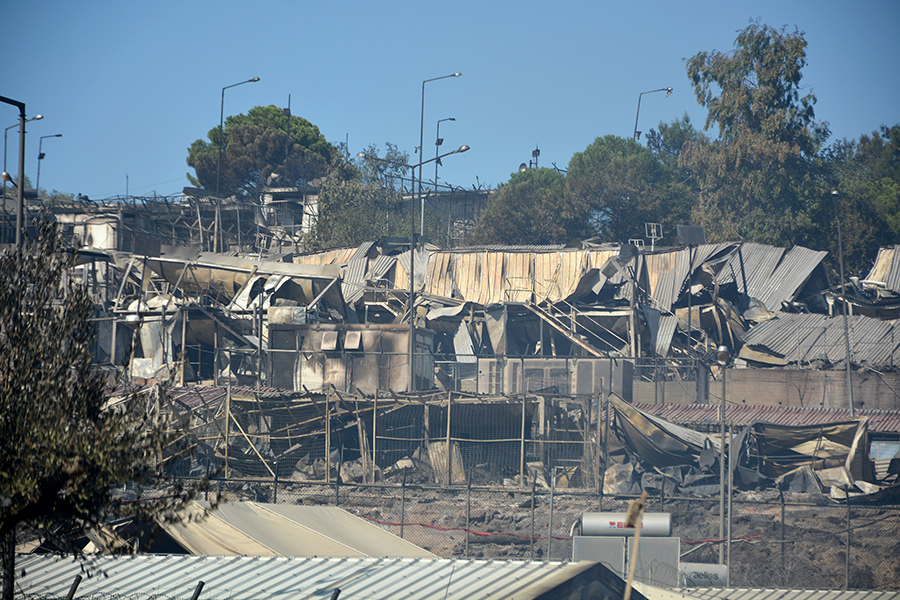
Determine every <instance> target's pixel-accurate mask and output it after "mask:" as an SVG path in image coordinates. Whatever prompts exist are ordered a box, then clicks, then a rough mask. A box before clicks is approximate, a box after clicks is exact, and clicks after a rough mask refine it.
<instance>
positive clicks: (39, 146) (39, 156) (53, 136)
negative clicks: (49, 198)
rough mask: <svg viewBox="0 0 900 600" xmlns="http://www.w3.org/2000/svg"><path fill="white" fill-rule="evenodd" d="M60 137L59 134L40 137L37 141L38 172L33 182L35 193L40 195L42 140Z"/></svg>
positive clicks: (42, 159)
mask: <svg viewBox="0 0 900 600" xmlns="http://www.w3.org/2000/svg"><path fill="white" fill-rule="evenodd" d="M58 137H62V134H61V133H57V134H54V135H42V136H41V139H40V140H39V141H38V172H37V179H36V180H35V182H34V189H35V191H36V192H37V193H38V194H40V193H41V163H42V162H44V152H43V148H44V139H45V138H58Z"/></svg>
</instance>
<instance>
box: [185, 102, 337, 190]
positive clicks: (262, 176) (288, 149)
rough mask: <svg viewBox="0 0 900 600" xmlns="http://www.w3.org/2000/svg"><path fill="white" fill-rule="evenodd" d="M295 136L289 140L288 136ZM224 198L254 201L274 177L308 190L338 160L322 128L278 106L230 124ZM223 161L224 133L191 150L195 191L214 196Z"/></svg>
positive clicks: (223, 169)
mask: <svg viewBox="0 0 900 600" xmlns="http://www.w3.org/2000/svg"><path fill="white" fill-rule="evenodd" d="M288 130H290V135H288ZM224 134H225V139H224V140H223V142H224V143H223V147H222V156H221V161H222V163H221V171H220V172H219V176H218V187H219V196H222V197H227V196H231V195H237V196H251V197H252V196H255V195H257V194H258V192H259V189H260V187H261V186H262V185H264V184H265V183H266V181H267V180H268V179H269V177H270V176H273V175H278V176H279V179H278V184H277V185H282V186H294V185H303V184H305V183H308V182H310V181H312V180H314V179H317V178H319V177H322V176H324V175H325V173H326V172H327V169H328V166H329V164H330V163H331V161H332V159H333V157H334V156H335V155H336V151H335V148H334V147H333V146H332V145H331V144H330V143H328V141H327V140H326V139H325V137H324V136H323V135H322V134H321V133H320V132H319V128H318V127H316V126H315V125H313V124H312V123H310V122H309V121H307V120H306V119H303V118H301V117H298V116H294V115H288V114H286V111H284V110H283V109H281V108H278V107H276V106H272V105H270V106H257V107H255V108H252V109H250V110H249V111H248V112H247V114H239V115H232V116H230V117H228V118H227V119H225V125H224ZM218 160H219V128H218V126H217V127H214V128H213V129H210V131H209V133H208V134H207V139H206V140H203V139H199V140H195V141H194V143H193V144H191V147H190V148H188V156H187V164H188V166H190V167H192V168H193V169H194V172H195V173H196V175H191V174H190V173H189V174H188V176H187V177H188V180H189V181H191V183H192V184H193V185H196V186H198V187H202V188H204V189H206V190H209V191H210V192H212V193H215V190H216V181H217V177H216V173H217V170H218Z"/></svg>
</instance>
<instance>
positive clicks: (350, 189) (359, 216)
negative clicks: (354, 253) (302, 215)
mask: <svg viewBox="0 0 900 600" xmlns="http://www.w3.org/2000/svg"><path fill="white" fill-rule="evenodd" d="M364 154H365V157H364V158H358V159H356V160H351V159H349V158H346V157H344V156H343V155H340V154H339V155H337V157H336V159H335V160H334V162H333V164H332V165H331V167H330V169H329V170H328V173H327V174H326V175H325V177H324V178H323V179H322V180H321V181H320V182H319V218H318V221H317V223H316V226H315V229H314V231H313V232H312V234H311V235H310V236H309V238H308V239H307V240H306V243H307V245H308V247H310V248H311V249H321V248H335V247H342V246H356V245H359V244H361V243H362V242H365V241H373V240H378V239H379V238H381V237H383V236H390V237H409V232H410V214H409V210H410V208H409V199H408V198H407V199H404V195H403V177H404V173H405V172H407V171H408V168H407V160H408V156H407V155H406V153H403V152H400V151H399V150H397V147H396V146H394V145H393V144H390V143H389V144H387V152H386V154H385V157H384V158H377V156H378V149H377V148H376V147H374V146H370V147H369V148H367V149H366V151H365V152H364Z"/></svg>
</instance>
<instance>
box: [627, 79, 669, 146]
mask: <svg viewBox="0 0 900 600" xmlns="http://www.w3.org/2000/svg"><path fill="white" fill-rule="evenodd" d="M654 92H666V97H669V96H670V95H671V94H672V88H671V87H666V88H660V89H658V90H650V91H649V92H641V93H640V94H638V105H637V114H635V115H634V141H638V139H639V138H640V137H641V134H640V133H639V132H638V117H640V116H641V96H643V95H644V94H652V93H654Z"/></svg>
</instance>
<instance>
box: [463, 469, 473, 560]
mask: <svg viewBox="0 0 900 600" xmlns="http://www.w3.org/2000/svg"><path fill="white" fill-rule="evenodd" d="M471 519H472V477H471V476H469V481H468V483H467V485H466V553H465V555H464V556H465V557H466V558H469V524H470V523H471Z"/></svg>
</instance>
